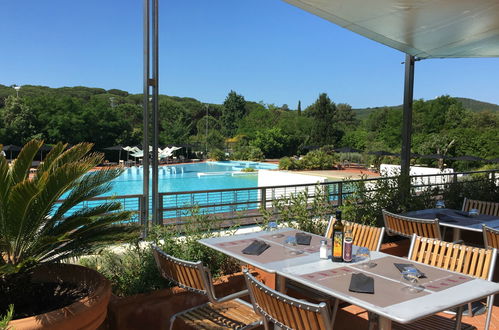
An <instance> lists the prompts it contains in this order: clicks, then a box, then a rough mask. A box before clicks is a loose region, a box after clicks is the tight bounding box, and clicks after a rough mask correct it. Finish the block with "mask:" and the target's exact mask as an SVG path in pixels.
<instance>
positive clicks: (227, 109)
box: [221, 90, 246, 136]
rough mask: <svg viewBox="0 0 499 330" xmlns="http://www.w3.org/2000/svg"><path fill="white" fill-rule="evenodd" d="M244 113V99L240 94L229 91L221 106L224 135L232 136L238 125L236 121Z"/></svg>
mask: <svg viewBox="0 0 499 330" xmlns="http://www.w3.org/2000/svg"><path fill="white" fill-rule="evenodd" d="M245 114H246V101H245V100H244V97H243V96H242V95H239V94H237V93H236V92H234V91H232V90H231V91H230V93H229V95H227V97H226V98H225V101H224V104H223V108H222V118H221V123H222V132H223V134H224V135H225V136H233V135H234V134H235V133H236V130H237V127H238V123H237V122H238V121H239V120H240V119H242V118H243V117H244V115H245Z"/></svg>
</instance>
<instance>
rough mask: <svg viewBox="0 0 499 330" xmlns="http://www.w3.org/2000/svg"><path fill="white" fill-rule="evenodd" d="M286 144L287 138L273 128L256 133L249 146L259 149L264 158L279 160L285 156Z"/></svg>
mask: <svg viewBox="0 0 499 330" xmlns="http://www.w3.org/2000/svg"><path fill="white" fill-rule="evenodd" d="M288 143H289V136H288V135H286V134H284V133H283V132H282V131H281V129H279V128H275V127H274V128H269V129H266V130H261V131H258V132H257V133H256V138H255V139H254V140H253V141H251V142H250V145H251V146H253V147H257V148H259V149H260V150H261V151H262V152H263V153H264V155H265V157H266V158H279V157H282V156H285V155H286V152H287V148H288Z"/></svg>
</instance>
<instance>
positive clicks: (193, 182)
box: [106, 161, 277, 196]
mask: <svg viewBox="0 0 499 330" xmlns="http://www.w3.org/2000/svg"><path fill="white" fill-rule="evenodd" d="M246 167H252V168H254V169H276V168H277V165H275V164H268V163H257V162H236V161H225V162H205V163H194V164H183V165H170V166H160V168H159V173H158V174H159V175H158V190H159V192H176V191H196V190H211V189H225V188H250V187H256V186H257V181H258V176H257V174H256V172H253V173H251V172H250V173H244V172H241V170H242V169H243V168H246ZM142 174H143V169H142V168H140V167H131V168H127V169H125V172H124V173H123V174H122V175H121V176H120V177H118V178H117V179H115V180H114V182H113V189H112V190H111V191H110V192H108V193H107V194H106V196H112V195H134V194H142V177H143V175H142Z"/></svg>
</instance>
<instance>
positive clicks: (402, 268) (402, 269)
mask: <svg viewBox="0 0 499 330" xmlns="http://www.w3.org/2000/svg"><path fill="white" fill-rule="evenodd" d="M393 265H394V266H395V267H397V269H398V270H399V272H401V273H402V272H403V271H404V270H405V268H406V267H412V268H414V269H415V270H417V271H418V278H423V277H426V275H425V274H424V273H423V272H421V271H420V270H419V269H417V268H416V267H414V265H413V264H397V263H394V264H393Z"/></svg>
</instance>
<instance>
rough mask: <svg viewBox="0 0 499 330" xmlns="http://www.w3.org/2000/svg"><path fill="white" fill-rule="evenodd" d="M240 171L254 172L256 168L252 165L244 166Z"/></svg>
mask: <svg viewBox="0 0 499 330" xmlns="http://www.w3.org/2000/svg"><path fill="white" fill-rule="evenodd" d="M241 172H256V170H255V169H254V168H253V167H245V168H243V169H242V170H241Z"/></svg>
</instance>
